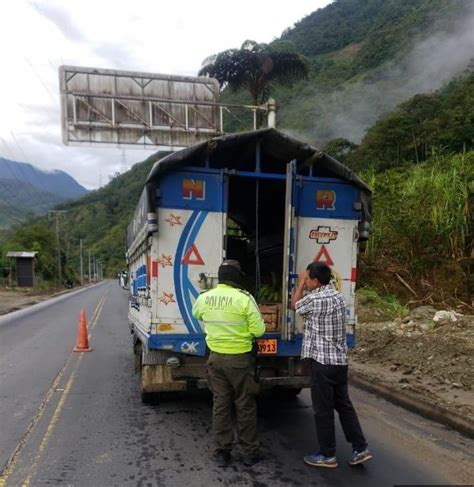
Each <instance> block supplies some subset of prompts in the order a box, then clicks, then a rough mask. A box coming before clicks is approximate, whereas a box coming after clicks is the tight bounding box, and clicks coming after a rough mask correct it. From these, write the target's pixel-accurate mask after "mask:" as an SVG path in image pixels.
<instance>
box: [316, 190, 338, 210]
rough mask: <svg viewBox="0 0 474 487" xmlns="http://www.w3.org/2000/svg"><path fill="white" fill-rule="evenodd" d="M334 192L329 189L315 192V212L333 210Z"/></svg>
mask: <svg viewBox="0 0 474 487" xmlns="http://www.w3.org/2000/svg"><path fill="white" fill-rule="evenodd" d="M334 203H336V192H335V191H332V190H331V189H319V190H318V191H316V209H317V210H335V209H336V207H335V206H334Z"/></svg>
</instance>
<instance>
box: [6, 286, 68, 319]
mask: <svg viewBox="0 0 474 487" xmlns="http://www.w3.org/2000/svg"><path fill="white" fill-rule="evenodd" d="M76 289H77V288H76ZM70 291H72V289H64V288H62V289H29V288H27V289H20V288H15V289H0V315H4V314H6V313H10V312H12V311H17V310H19V309H23V308H26V307H28V306H31V305H33V304H37V303H40V302H41V301H45V300H46V299H50V298H52V297H54V296H59V295H60V294H64V293H67V292H70Z"/></svg>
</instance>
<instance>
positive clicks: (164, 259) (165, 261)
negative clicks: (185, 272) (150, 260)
mask: <svg viewBox="0 0 474 487" xmlns="http://www.w3.org/2000/svg"><path fill="white" fill-rule="evenodd" d="M172 259H173V256H172V255H165V254H161V257H160V258H159V259H158V260H157V262H158V263H159V264H161V267H167V266H170V267H172V266H173V262H171V261H172Z"/></svg>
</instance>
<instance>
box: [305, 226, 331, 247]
mask: <svg viewBox="0 0 474 487" xmlns="http://www.w3.org/2000/svg"><path fill="white" fill-rule="evenodd" d="M337 233H338V232H336V230H331V227H325V226H323V225H319V227H318V228H316V230H311V231H310V232H309V238H310V239H311V240H316V242H317V243H318V244H328V243H331V240H336V238H337Z"/></svg>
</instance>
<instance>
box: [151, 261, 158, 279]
mask: <svg viewBox="0 0 474 487" xmlns="http://www.w3.org/2000/svg"><path fill="white" fill-rule="evenodd" d="M151 276H152V277H158V262H157V261H156V260H154V261H153V262H152V266H151Z"/></svg>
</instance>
